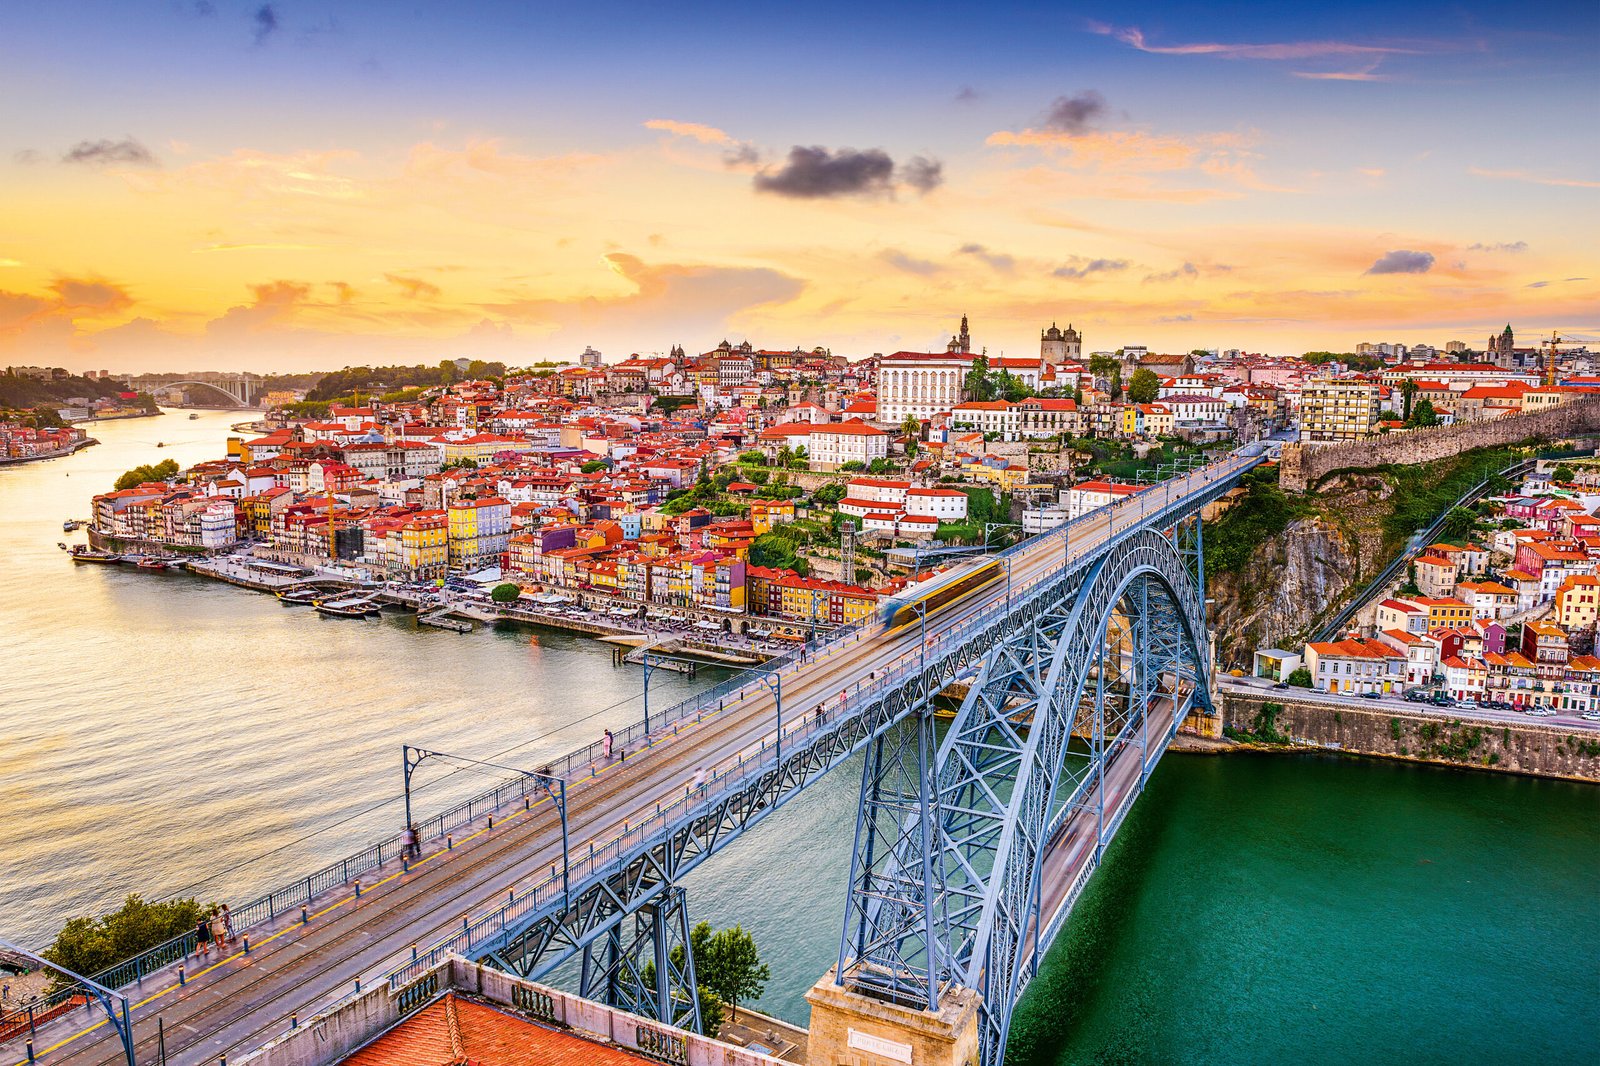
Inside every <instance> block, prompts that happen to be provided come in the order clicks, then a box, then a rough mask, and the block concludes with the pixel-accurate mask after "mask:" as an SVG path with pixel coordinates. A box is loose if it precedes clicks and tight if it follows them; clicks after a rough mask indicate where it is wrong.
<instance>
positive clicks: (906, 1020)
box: [806, 970, 980, 1066]
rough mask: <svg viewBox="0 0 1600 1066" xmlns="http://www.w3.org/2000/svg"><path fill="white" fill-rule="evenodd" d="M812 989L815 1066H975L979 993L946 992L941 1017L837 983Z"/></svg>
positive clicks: (811, 1057) (825, 981)
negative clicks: (843, 986) (866, 994)
mask: <svg viewBox="0 0 1600 1066" xmlns="http://www.w3.org/2000/svg"><path fill="white" fill-rule="evenodd" d="M833 982H834V971H833V970H829V971H828V973H827V974H826V975H825V976H824V977H823V978H822V980H820V981H818V982H817V983H816V984H814V985H812V986H811V991H809V992H807V993H806V1002H808V1003H810V1004H811V1027H810V1029H811V1037H810V1042H809V1044H808V1052H807V1061H809V1062H810V1064H811V1066H977V1064H978V1004H979V998H980V997H979V996H978V993H977V992H975V991H973V990H971V989H967V988H959V989H955V990H953V991H949V992H946V993H945V995H944V997H943V999H942V1000H941V1001H940V1004H939V1010H938V1012H937V1013H935V1012H932V1011H926V1010H915V1009H913V1008H910V1007H901V1006H896V1005H895V1004H893V1003H885V1002H883V1001H882V1000H878V999H873V998H871V997H870V996H863V995H861V994H860V993H857V992H851V991H850V990H848V989H846V988H841V987H840V986H838V985H836V984H834V983H833Z"/></svg>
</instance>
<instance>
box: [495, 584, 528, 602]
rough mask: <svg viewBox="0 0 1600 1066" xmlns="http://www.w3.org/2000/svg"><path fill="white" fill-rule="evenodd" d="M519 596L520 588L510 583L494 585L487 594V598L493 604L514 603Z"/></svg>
mask: <svg viewBox="0 0 1600 1066" xmlns="http://www.w3.org/2000/svg"><path fill="white" fill-rule="evenodd" d="M521 595H522V589H521V587H520V586H518V585H516V584H514V583H512V582H510V581H506V582H503V583H502V584H499V585H496V586H495V587H494V588H493V589H492V590H491V591H490V592H489V598H490V599H491V600H493V601H494V602H495V603H516V602H517V597H518V596H521Z"/></svg>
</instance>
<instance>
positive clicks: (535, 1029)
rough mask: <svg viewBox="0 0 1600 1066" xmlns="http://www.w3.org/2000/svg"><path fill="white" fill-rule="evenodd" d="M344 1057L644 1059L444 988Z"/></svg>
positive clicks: (394, 1062)
mask: <svg viewBox="0 0 1600 1066" xmlns="http://www.w3.org/2000/svg"><path fill="white" fill-rule="evenodd" d="M344 1061H345V1063H346V1064H347V1066H453V1064H457V1063H468V1062H470V1063H472V1064H473V1066H639V1063H641V1062H647V1061H649V1060H647V1059H645V1058H644V1056H642V1055H636V1054H632V1053H630V1052H628V1051H624V1050H623V1049H621V1048H618V1047H615V1046H613V1045H609V1044H602V1043H600V1042H598V1041H595V1040H585V1039H584V1038H583V1037H580V1036H574V1035H573V1034H572V1033H570V1032H567V1031H564V1030H559V1029H547V1028H545V1027H544V1026H542V1025H539V1024H537V1023H536V1022H532V1021H529V1020H527V1019H525V1018H519V1017H517V1016H516V1015H514V1014H509V1013H507V1012H505V1011H501V1010H497V1009H496V1008H494V1007H489V1006H485V1005H484V1004H482V1003H476V1002H473V1001H472V1000H470V999H463V998H461V997H459V996H457V995H456V994H455V993H454V992H448V993H446V994H445V995H444V997H443V998H442V999H439V1000H436V1001H434V1002H433V1003H430V1004H428V1005H427V1006H426V1007H423V1008H422V1009H421V1010H420V1011H418V1012H417V1013H415V1014H413V1015H411V1016H410V1017H409V1018H406V1019H405V1020H404V1021H402V1022H401V1023H400V1024H399V1025H396V1026H395V1027H394V1028H392V1029H390V1030H389V1031H388V1032H386V1033H384V1034H383V1035H382V1036H380V1037H378V1038H377V1039H376V1040H374V1041H372V1043H370V1044H368V1045H366V1046H365V1047H362V1048H358V1049H357V1050H356V1051H355V1052H354V1053H353V1054H351V1055H350V1056H349V1057H348V1058H346V1059H345V1060H344Z"/></svg>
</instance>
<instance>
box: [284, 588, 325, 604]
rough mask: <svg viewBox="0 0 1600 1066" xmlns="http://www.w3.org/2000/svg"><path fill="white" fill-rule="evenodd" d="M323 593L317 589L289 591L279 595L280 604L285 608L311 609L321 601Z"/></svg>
mask: <svg viewBox="0 0 1600 1066" xmlns="http://www.w3.org/2000/svg"><path fill="white" fill-rule="evenodd" d="M321 596H322V593H321V592H320V591H318V590H317V589H309V588H305V589H289V590H288V591H286V592H280V593H278V602H280V603H282V604H283V605H284V606H285V607H310V606H312V605H314V604H315V603H316V602H317V600H318V599H320V598H321Z"/></svg>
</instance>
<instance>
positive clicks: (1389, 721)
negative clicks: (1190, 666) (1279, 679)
mask: <svg viewBox="0 0 1600 1066" xmlns="http://www.w3.org/2000/svg"><path fill="white" fill-rule="evenodd" d="M1221 702H1222V717H1223V728H1224V730H1225V731H1226V732H1227V733H1228V734H1229V735H1230V739H1231V742H1232V743H1234V744H1235V745H1236V746H1238V747H1244V748H1257V749H1265V750H1283V749H1285V748H1298V749H1310V750H1321V751H1329V752H1338V753H1348V754H1354V755H1368V756H1373V757H1376V758H1381V759H1394V760H1398V761H1401V762H1420V763H1432V764H1434V765H1438V766H1453V767H1457V768H1460V769H1469V770H1488V771H1494V772H1497V773H1510V774H1521V775H1524V776H1527V777H1548V778H1556V779H1559V780H1565V781H1582V782H1588V783H1600V729H1597V728H1595V727H1594V726H1593V725H1591V724H1589V723H1583V724H1582V725H1571V724H1559V725H1552V724H1548V720H1541V721H1540V722H1539V723H1537V724H1536V723H1534V722H1514V721H1504V720H1498V719H1496V720H1489V719H1481V720H1480V719H1474V718H1471V717H1465V716H1463V715H1462V714H1461V712H1459V711H1454V710H1431V709H1429V710H1424V709H1422V705H1417V708H1416V709H1409V708H1407V709H1401V708H1398V707H1389V706H1382V705H1379V706H1374V707H1363V706H1356V705H1346V704H1342V703H1335V702H1333V701H1331V700H1324V699H1319V698H1317V696H1316V695H1314V694H1309V693H1305V692H1304V690H1278V691H1274V692H1271V693H1254V692H1250V693H1245V692H1236V691H1224V692H1223V693H1222V701H1221Z"/></svg>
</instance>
